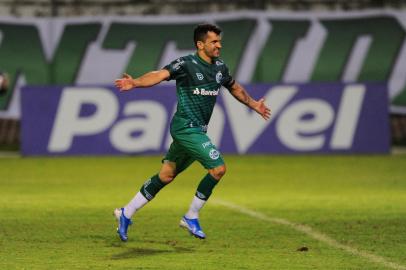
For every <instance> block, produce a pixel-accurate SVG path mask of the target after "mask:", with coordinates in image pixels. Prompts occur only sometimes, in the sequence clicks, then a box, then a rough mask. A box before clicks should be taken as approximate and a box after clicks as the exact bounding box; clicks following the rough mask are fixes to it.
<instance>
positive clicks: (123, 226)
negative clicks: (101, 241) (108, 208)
mask: <svg viewBox="0 0 406 270" xmlns="http://www.w3.org/2000/svg"><path fill="white" fill-rule="evenodd" d="M114 216H115V217H116V219H117V221H118V228H117V233H118V236H120V239H121V241H123V242H126V241H127V240H128V236H127V230H128V226H130V225H131V224H133V222H132V221H131V219H129V218H126V217H125V216H124V208H121V209H118V208H116V209H115V210H114Z"/></svg>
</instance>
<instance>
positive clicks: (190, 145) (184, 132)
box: [163, 118, 224, 173]
mask: <svg viewBox="0 0 406 270" xmlns="http://www.w3.org/2000/svg"><path fill="white" fill-rule="evenodd" d="M176 120H178V121H172V124H171V135H172V138H173V142H172V144H171V146H170V147H169V150H168V152H167V153H166V155H165V157H164V159H163V161H165V160H167V161H172V162H175V163H176V173H180V172H182V171H183V170H185V169H186V168H187V167H189V165H190V164H192V163H193V162H194V161H195V160H197V161H199V162H200V164H202V166H203V167H204V168H206V169H213V168H216V167H218V166H221V165H224V160H223V157H222V155H221V154H220V151H219V150H218V149H217V148H216V146H215V145H214V144H213V143H212V142H211V140H210V138H209V137H208V136H207V134H206V132H205V131H203V129H202V128H200V127H187V126H185V125H183V123H179V119H178V118H177V119H176Z"/></svg>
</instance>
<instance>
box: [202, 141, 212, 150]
mask: <svg viewBox="0 0 406 270" xmlns="http://www.w3.org/2000/svg"><path fill="white" fill-rule="evenodd" d="M210 145H211V141H208V142H204V143H202V146H203V148H206V147H207V146H210Z"/></svg>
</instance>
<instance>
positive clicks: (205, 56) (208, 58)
mask: <svg viewBox="0 0 406 270" xmlns="http://www.w3.org/2000/svg"><path fill="white" fill-rule="evenodd" d="M197 55H198V56H199V57H200V58H201V59H202V60H203V61H205V62H207V63H208V64H212V63H213V59H212V58H211V57H209V56H207V55H206V54H205V53H204V52H203V51H197Z"/></svg>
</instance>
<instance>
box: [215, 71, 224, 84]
mask: <svg viewBox="0 0 406 270" xmlns="http://www.w3.org/2000/svg"><path fill="white" fill-rule="evenodd" d="M222 78H223V74H221V71H219V72H217V74H216V82H217V83H220V82H221V79H222Z"/></svg>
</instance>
